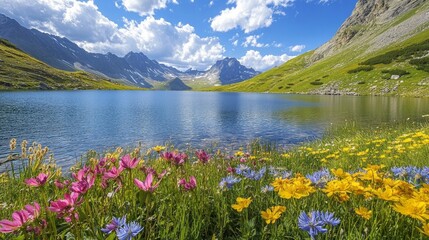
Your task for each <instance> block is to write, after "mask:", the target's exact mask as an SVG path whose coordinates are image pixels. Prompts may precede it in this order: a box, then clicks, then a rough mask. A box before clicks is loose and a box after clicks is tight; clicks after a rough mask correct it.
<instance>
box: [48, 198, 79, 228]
mask: <svg viewBox="0 0 429 240" xmlns="http://www.w3.org/2000/svg"><path fill="white" fill-rule="evenodd" d="M78 198H79V194H78V193H76V192H72V193H71V194H68V193H66V194H64V199H59V200H57V201H52V202H51V204H50V206H49V207H48V209H49V210H50V211H51V212H55V213H57V217H58V218H64V220H66V222H71V221H72V219H73V218H74V219H75V220H77V219H79V215H78V213H77V212H76V211H75V208H76V206H78V205H80V204H81V203H82V200H81V201H78Z"/></svg>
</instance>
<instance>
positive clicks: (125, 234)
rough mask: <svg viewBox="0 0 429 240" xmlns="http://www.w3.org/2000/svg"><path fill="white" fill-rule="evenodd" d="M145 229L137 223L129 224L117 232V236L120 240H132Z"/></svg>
mask: <svg viewBox="0 0 429 240" xmlns="http://www.w3.org/2000/svg"><path fill="white" fill-rule="evenodd" d="M142 230H143V227H142V226H140V225H139V224H138V223H136V222H131V223H129V224H124V226H122V227H121V228H119V229H118V230H117V231H116V236H117V237H118V239H119V240H131V239H132V238H133V237H135V236H137V234H139V233H140V232H141V231H142Z"/></svg>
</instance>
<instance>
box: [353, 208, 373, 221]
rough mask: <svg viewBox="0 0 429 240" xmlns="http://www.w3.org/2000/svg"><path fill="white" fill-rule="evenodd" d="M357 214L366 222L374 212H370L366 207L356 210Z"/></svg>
mask: <svg viewBox="0 0 429 240" xmlns="http://www.w3.org/2000/svg"><path fill="white" fill-rule="evenodd" d="M355 213H356V214H357V215H359V216H361V217H362V218H365V219H366V220H369V219H370V218H371V216H372V211H370V210H368V208H366V207H359V208H355Z"/></svg>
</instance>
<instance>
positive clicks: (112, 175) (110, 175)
mask: <svg viewBox="0 0 429 240" xmlns="http://www.w3.org/2000/svg"><path fill="white" fill-rule="evenodd" d="M122 171H123V168H122V167H119V168H116V167H115V166H113V167H112V168H111V169H110V170H109V171H107V172H105V173H104V175H103V178H105V179H116V178H118V177H119V175H121V173H122Z"/></svg>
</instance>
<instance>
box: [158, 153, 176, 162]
mask: <svg viewBox="0 0 429 240" xmlns="http://www.w3.org/2000/svg"><path fill="white" fill-rule="evenodd" d="M160 156H161V158H162V159H164V160H167V161H170V160H171V159H173V153H172V152H163V153H161V154H160Z"/></svg>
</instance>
